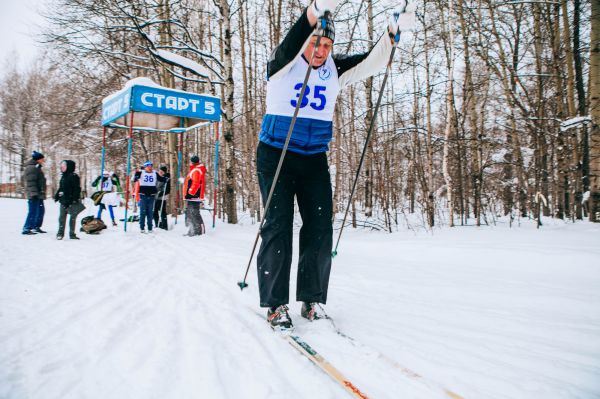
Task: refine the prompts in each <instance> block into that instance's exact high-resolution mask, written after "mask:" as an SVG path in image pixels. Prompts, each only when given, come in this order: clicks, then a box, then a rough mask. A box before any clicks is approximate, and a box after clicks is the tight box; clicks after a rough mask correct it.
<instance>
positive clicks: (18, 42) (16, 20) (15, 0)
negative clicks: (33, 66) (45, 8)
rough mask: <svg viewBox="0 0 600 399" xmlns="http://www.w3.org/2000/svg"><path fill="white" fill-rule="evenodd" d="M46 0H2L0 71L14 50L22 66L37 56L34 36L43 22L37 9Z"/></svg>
mask: <svg viewBox="0 0 600 399" xmlns="http://www.w3.org/2000/svg"><path fill="white" fill-rule="evenodd" d="M44 2H45V1H44V0H0V71H2V70H3V69H4V64H5V62H6V61H7V59H8V57H12V54H13V53H12V51H13V50H14V51H15V52H16V54H17V59H18V62H19V66H20V67H24V66H26V65H27V64H29V63H30V62H31V60H32V59H33V58H34V57H35V55H36V53H37V52H38V49H37V47H36V43H35V41H34V38H33V36H34V35H35V34H36V33H38V31H37V29H38V26H39V25H40V24H42V23H43V19H42V17H40V16H39V15H38V13H37V9H38V8H39V7H40V6H41V5H42V4H43V3H44Z"/></svg>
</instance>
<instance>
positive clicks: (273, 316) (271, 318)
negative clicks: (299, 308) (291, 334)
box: [267, 305, 293, 330]
mask: <svg viewBox="0 0 600 399" xmlns="http://www.w3.org/2000/svg"><path fill="white" fill-rule="evenodd" d="M267 322H268V323H269V324H270V325H271V328H272V329H273V330H289V329H290V328H292V327H293V324H292V319H291V318H290V315H289V313H288V307H287V305H279V306H275V307H272V308H269V310H267Z"/></svg>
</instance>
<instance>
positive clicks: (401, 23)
mask: <svg viewBox="0 0 600 399" xmlns="http://www.w3.org/2000/svg"><path fill="white" fill-rule="evenodd" d="M416 7H417V4H416V2H414V1H409V0H403V1H401V2H400V4H399V5H398V8H396V9H395V10H394V12H393V13H392V15H391V16H390V17H389V18H388V30H389V32H390V36H391V37H392V38H393V37H394V36H395V35H396V33H398V32H406V31H409V30H413V29H414V28H415V26H416V19H415V9H416Z"/></svg>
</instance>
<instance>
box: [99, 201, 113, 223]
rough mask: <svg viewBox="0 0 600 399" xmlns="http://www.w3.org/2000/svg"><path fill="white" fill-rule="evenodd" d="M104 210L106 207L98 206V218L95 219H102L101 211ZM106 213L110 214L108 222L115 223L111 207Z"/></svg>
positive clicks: (110, 206)
mask: <svg viewBox="0 0 600 399" xmlns="http://www.w3.org/2000/svg"><path fill="white" fill-rule="evenodd" d="M105 208H106V205H104V204H100V206H99V208H98V217H97V218H96V219H102V210H103V209H105ZM108 213H110V220H112V221H113V222H114V221H115V213H114V212H113V206H112V205H109V206H108Z"/></svg>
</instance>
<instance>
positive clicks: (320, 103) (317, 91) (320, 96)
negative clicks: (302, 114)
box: [290, 83, 327, 111]
mask: <svg viewBox="0 0 600 399" xmlns="http://www.w3.org/2000/svg"><path fill="white" fill-rule="evenodd" d="M326 89H327V87H325V86H315V88H314V90H313V92H312V97H313V99H314V101H311V102H310V104H309V102H308V101H309V99H308V96H309V95H310V92H311V90H310V86H306V90H305V91H304V96H303V97H302V101H301V102H300V108H304V107H306V106H307V105H310V107H311V108H312V109H314V110H316V111H322V110H323V109H324V108H325V104H327V97H325V90H326ZM294 90H297V91H298V92H297V93H296V99H298V98H300V92H301V91H302V83H297V84H296V86H294ZM290 104H291V105H292V107H296V106H297V105H298V101H297V100H295V99H293V100H291V101H290Z"/></svg>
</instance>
